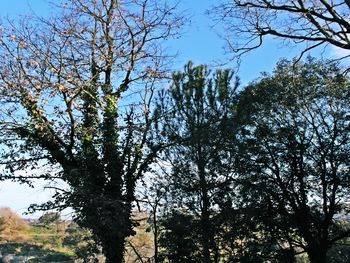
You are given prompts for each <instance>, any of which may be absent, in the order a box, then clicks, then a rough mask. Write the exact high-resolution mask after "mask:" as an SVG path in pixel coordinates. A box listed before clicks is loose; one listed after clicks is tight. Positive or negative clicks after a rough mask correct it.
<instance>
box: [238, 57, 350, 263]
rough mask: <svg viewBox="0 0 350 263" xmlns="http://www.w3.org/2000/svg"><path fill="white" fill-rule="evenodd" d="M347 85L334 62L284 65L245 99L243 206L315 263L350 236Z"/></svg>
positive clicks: (259, 224)
mask: <svg viewBox="0 0 350 263" xmlns="http://www.w3.org/2000/svg"><path fill="white" fill-rule="evenodd" d="M349 84H350V82H349V79H348V78H347V77H345V76H343V75H342V74H341V71H340V69H339V67H338V66H337V65H336V64H332V63H331V64H329V63H328V64H327V63H322V62H318V61H314V60H313V59H309V60H308V61H307V62H305V63H296V64H295V62H288V61H282V62H280V63H279V64H278V66H277V68H276V70H275V72H274V74H273V75H271V76H268V75H265V76H263V77H262V78H261V79H260V80H258V81H256V82H255V83H252V84H251V85H249V86H248V87H247V88H246V89H245V90H244V91H243V92H242V93H241V94H240V102H239V106H238V113H237V116H238V117H239V119H240V125H242V126H241V131H240V133H239V137H240V139H241V142H240V145H241V146H240V148H241V151H240V155H239V156H240V162H239V163H240V169H242V170H241V173H240V183H239V185H240V195H239V199H240V207H241V209H242V210H247V211H253V212H252V213H251V220H253V221H254V222H256V225H255V226H254V227H255V231H257V233H268V236H272V237H273V238H274V239H275V240H277V241H278V244H279V246H280V247H281V248H289V250H290V251H294V252H295V253H296V252H299V253H300V252H301V251H305V252H306V253H307V254H308V256H309V259H310V261H311V262H315V263H316V262H318V263H322V262H326V259H327V257H326V255H327V251H328V250H329V249H330V248H331V247H333V246H334V245H335V244H336V243H337V242H338V241H340V240H343V239H344V238H346V237H349V235H350V231H349V228H344V227H343V226H342V225H341V221H340V220H339V219H340V218H342V217H344V216H346V215H347V213H348V209H347V208H346V207H347V205H346V200H347V199H348V198H349V186H350V185H349V183H350V181H349V168H350V167H349V166H350V133H349V124H350V123H349V116H350V108H349V91H350V90H349ZM261 236H263V234H262V235H261Z"/></svg>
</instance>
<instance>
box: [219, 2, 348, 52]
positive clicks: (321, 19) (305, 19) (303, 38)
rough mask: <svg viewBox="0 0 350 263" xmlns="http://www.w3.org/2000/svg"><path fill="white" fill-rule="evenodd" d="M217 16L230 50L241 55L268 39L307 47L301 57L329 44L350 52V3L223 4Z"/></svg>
mask: <svg viewBox="0 0 350 263" xmlns="http://www.w3.org/2000/svg"><path fill="white" fill-rule="evenodd" d="M214 13H215V15H217V17H218V18H219V19H220V20H221V21H222V25H223V26H224V28H225V35H226V36H227V37H226V40H227V42H228V43H229V47H230V49H231V50H232V51H233V52H235V53H237V54H238V55H242V54H244V53H246V52H248V51H251V50H253V49H255V48H258V47H260V46H261V45H262V44H263V42H264V40H265V38H267V37H269V36H273V37H276V38H278V39H280V40H282V41H283V42H290V43H293V44H297V45H300V44H304V46H303V47H304V49H303V51H302V53H301V55H303V54H304V53H305V52H307V51H309V50H311V49H314V48H316V47H319V46H328V45H330V46H334V47H337V48H340V49H342V50H350V39H349V35H348V34H349V30H350V23H349V19H348V17H349V13H350V2H349V1H348V0H345V1H324V0H317V1H309V0H307V1H301V0H300V1H292V0H288V1H269V0H258V1H254V0H234V1H223V2H222V3H220V4H218V5H217V7H216V8H215V10H214ZM348 56H349V54H348V53H345V55H344V57H348Z"/></svg>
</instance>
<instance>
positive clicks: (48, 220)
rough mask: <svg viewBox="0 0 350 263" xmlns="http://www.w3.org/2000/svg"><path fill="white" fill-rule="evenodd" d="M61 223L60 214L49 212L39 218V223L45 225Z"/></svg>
mask: <svg viewBox="0 0 350 263" xmlns="http://www.w3.org/2000/svg"><path fill="white" fill-rule="evenodd" d="M60 222H61V215H60V213H58V212H47V213H45V214H44V215H42V216H41V217H40V218H39V223H40V224H43V225H46V226H48V225H51V224H58V223H60Z"/></svg>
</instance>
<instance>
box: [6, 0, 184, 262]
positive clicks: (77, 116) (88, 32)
mask: <svg viewBox="0 0 350 263" xmlns="http://www.w3.org/2000/svg"><path fill="white" fill-rule="evenodd" d="M175 6H176V5H174V6H171V5H168V4H167V3H164V2H159V1H153V0H136V1H125V2H124V1H115V0H98V1H95V0H77V1H75V0H74V1H73V0H72V1H67V2H66V4H65V5H63V6H62V7H61V8H60V9H59V8H58V9H57V15H55V16H53V17H50V18H49V19H45V18H37V19H34V18H31V19H29V20H26V19H24V20H22V21H17V22H15V23H12V22H11V21H9V22H8V23H6V24H5V25H4V29H3V30H2V32H1V38H0V58H1V60H2V65H1V71H0V87H1V91H0V103H1V110H0V125H1V131H0V133H1V134H0V136H1V163H2V165H3V168H4V169H3V170H2V178H12V179H19V180H22V181H28V180H30V179H33V178H44V179H48V180H55V179H58V180H61V181H63V182H64V183H65V184H66V185H68V187H64V188H63V189H62V188H61V187H60V186H59V185H58V186H57V185H54V186H53V189H54V190H56V194H55V196H54V197H55V200H54V201H53V202H50V203H46V204H44V205H43V206H39V207H35V208H36V209H41V208H42V209H47V208H52V207H58V208H64V207H72V208H73V209H74V211H75V215H76V220H77V221H78V222H79V223H80V224H81V225H82V226H84V227H87V228H89V229H91V230H92V233H93V235H94V237H95V239H96V240H97V241H98V242H99V244H101V245H102V247H103V250H104V254H105V255H106V257H107V262H113V263H115V262H122V260H123V252H124V243H125V238H126V237H127V236H129V235H131V234H132V233H133V231H132V225H133V224H132V220H131V217H130V214H131V211H132V203H133V201H134V199H135V197H134V192H135V186H136V182H137V181H138V179H139V178H140V177H142V175H143V173H144V172H145V171H146V170H147V168H148V166H149V164H150V163H151V162H152V160H153V159H154V158H155V156H156V154H157V151H158V150H159V148H157V147H148V145H149V140H148V132H149V128H150V125H151V124H150V123H151V115H150V110H149V109H150V107H151V99H152V97H153V90H154V88H155V86H156V83H157V81H158V80H160V79H161V78H162V77H164V73H165V67H164V64H166V62H165V59H166V54H165V53H164V51H163V48H162V45H161V42H162V41H164V40H165V39H168V38H171V37H174V36H176V35H177V33H178V29H179V27H181V25H182V24H183V21H184V20H183V17H182V16H181V15H178V14H177V13H176V12H177V11H176V9H175ZM135 94H137V95H135ZM126 95H128V96H129V98H130V97H131V98H132V100H130V99H129V100H128V99H127V98H128V97H127V96H126ZM139 97H141V99H140V100H136V98H139Z"/></svg>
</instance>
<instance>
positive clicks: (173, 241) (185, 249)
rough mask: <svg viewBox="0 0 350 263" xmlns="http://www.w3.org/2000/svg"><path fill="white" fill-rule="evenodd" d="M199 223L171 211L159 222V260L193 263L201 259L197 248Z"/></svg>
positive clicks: (189, 215) (187, 215)
mask: <svg viewBox="0 0 350 263" xmlns="http://www.w3.org/2000/svg"><path fill="white" fill-rule="evenodd" d="M198 226H199V222H198V221H197V220H196V219H195V218H194V217H193V215H191V214H188V213H181V212H179V211H176V210H173V211H172V212H171V214H170V215H168V216H167V217H165V218H164V220H163V221H162V222H161V227H163V228H164V230H163V231H162V232H161V234H160V237H159V244H160V246H161V247H162V248H164V249H163V250H161V251H160V256H159V259H160V260H162V261H163V262H164V261H166V260H169V261H170V262H174V263H180V262H184V263H195V262H198V260H199V259H200V258H201V256H200V255H199V251H200V248H199V247H198V242H197V241H198V238H197V235H198V234H200V233H199V227H198Z"/></svg>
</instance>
